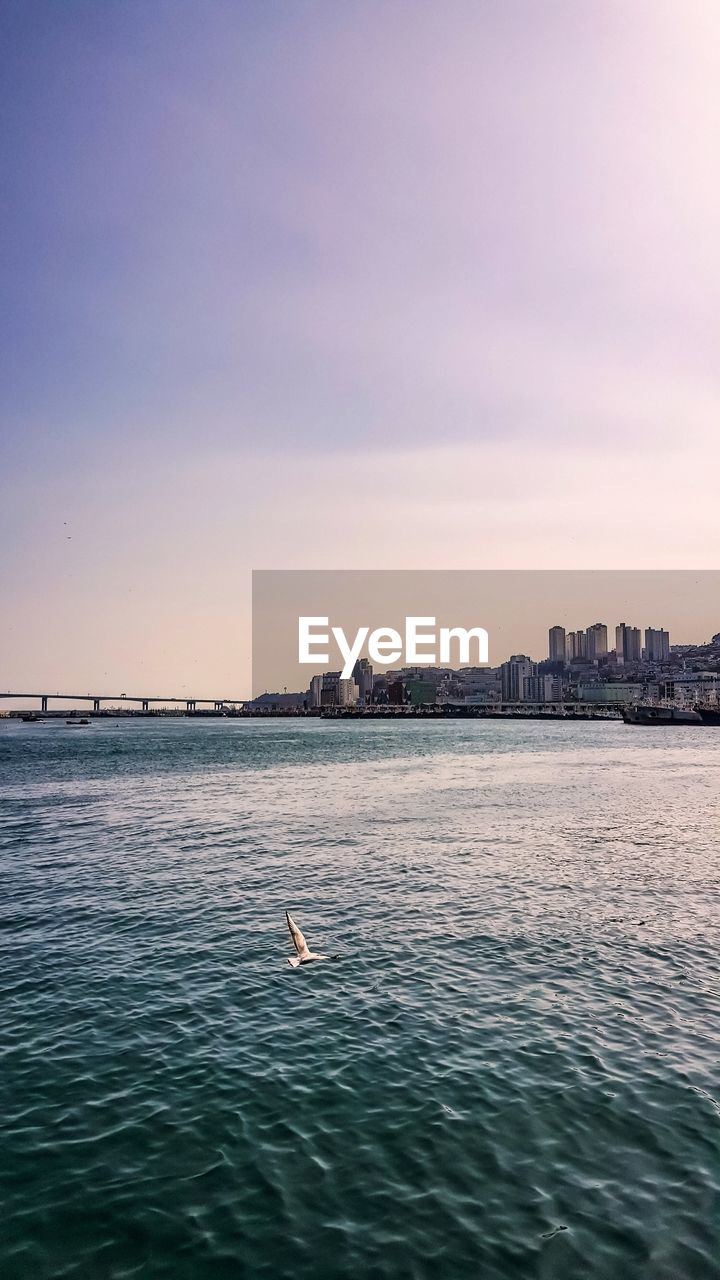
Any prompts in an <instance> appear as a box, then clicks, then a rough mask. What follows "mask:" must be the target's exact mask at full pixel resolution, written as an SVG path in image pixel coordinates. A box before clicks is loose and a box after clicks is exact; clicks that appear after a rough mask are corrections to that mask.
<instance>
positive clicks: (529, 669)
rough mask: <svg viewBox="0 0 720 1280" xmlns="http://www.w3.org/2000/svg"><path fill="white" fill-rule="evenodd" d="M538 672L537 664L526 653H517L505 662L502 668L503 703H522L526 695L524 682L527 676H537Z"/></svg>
mask: <svg viewBox="0 0 720 1280" xmlns="http://www.w3.org/2000/svg"><path fill="white" fill-rule="evenodd" d="M536 670H537V669H536V666H535V663H534V662H531V661H530V659H529V658H527V657H526V656H525V654H524V653H515V654H513V656H512V657H511V658H510V659H509V660H508V661H507V662H503V664H502V666H501V668H500V680H501V686H502V700H503V702H522V701H523V699H524V694H525V688H524V683H523V682H524V680H525V678H526V676H533V675H535V674H536Z"/></svg>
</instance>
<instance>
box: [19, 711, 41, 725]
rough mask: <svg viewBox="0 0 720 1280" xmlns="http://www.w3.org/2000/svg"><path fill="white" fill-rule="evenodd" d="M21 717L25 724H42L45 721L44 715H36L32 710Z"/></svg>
mask: <svg viewBox="0 0 720 1280" xmlns="http://www.w3.org/2000/svg"><path fill="white" fill-rule="evenodd" d="M20 719H21V720H22V722H23V724H42V723H43V720H42V717H41V716H36V715H35V713H34V712H32V711H31V712H30V714H29V715H27V716H21V717H20Z"/></svg>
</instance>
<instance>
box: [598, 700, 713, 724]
mask: <svg viewBox="0 0 720 1280" xmlns="http://www.w3.org/2000/svg"><path fill="white" fill-rule="evenodd" d="M622 715H623V720H624V721H625V724H636V725H670V724H694V725H701V724H715V725H720V708H718V707H692V708H690V707H653V706H644V705H639V706H634V707H626V708H625V709H624V711H623V713H622Z"/></svg>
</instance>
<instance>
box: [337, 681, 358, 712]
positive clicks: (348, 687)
mask: <svg viewBox="0 0 720 1280" xmlns="http://www.w3.org/2000/svg"><path fill="white" fill-rule="evenodd" d="M359 694H360V691H359V689H358V687H357V685H356V683H355V681H354V680H338V682H337V702H338V706H339V707H354V706H355V703H356V702H357V700H358V697H359Z"/></svg>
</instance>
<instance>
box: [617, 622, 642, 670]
mask: <svg viewBox="0 0 720 1280" xmlns="http://www.w3.org/2000/svg"><path fill="white" fill-rule="evenodd" d="M640 639H641V637H640V628H639V627H629V626H628V625H627V623H625V622H620V623H618V625H617V626H616V628H615V652H616V654H617V660H618V662H621V663H628V662H639V661H640V657H641V645H640Z"/></svg>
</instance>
